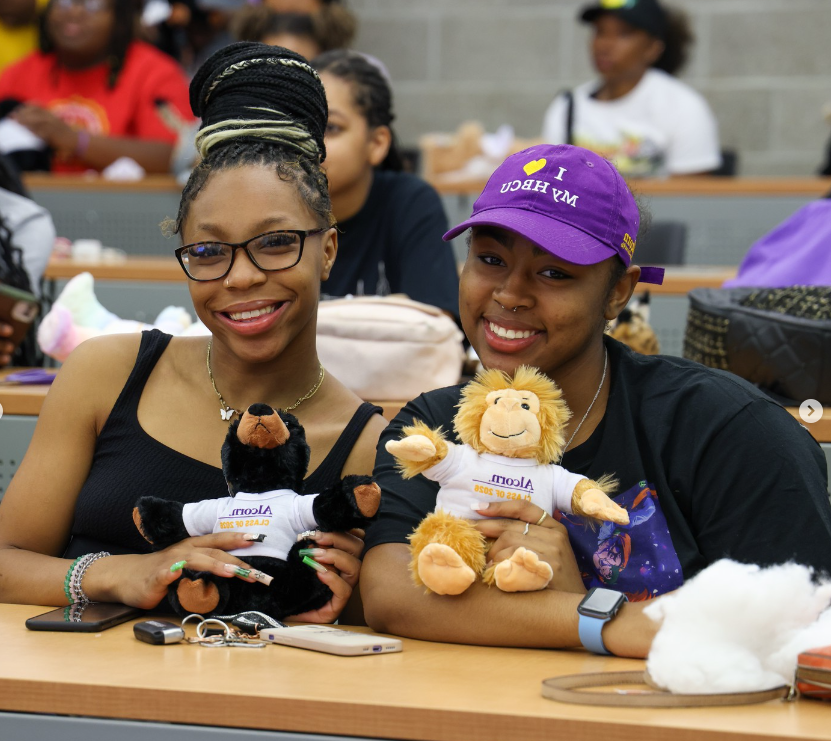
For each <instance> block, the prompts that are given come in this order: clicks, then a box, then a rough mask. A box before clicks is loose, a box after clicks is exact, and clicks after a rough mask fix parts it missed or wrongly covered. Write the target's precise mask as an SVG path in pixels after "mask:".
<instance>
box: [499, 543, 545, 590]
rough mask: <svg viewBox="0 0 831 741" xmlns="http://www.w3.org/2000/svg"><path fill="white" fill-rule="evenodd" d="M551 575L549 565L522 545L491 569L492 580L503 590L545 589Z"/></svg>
mask: <svg viewBox="0 0 831 741" xmlns="http://www.w3.org/2000/svg"><path fill="white" fill-rule="evenodd" d="M552 576H554V571H553V570H552V568H551V566H549V565H548V564H547V563H546V562H545V561H540V559H539V557H538V556H537V554H536V553H534V551H529V550H527V549H526V548H522V547H520V548H517V549H516V550H515V551H514V554H513V555H512V556H511V557H510V558H509V559H508V560H507V561H502V562H501V563H499V564H497V565H496V568H495V569H494V570H493V579H494V582H495V584H496V586H497V587H498V588H499V589H501V590H502V591H503V592H536V591H538V590H540V589H545V587H546V586H548V582H550V581H551V577H552Z"/></svg>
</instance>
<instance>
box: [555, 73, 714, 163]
mask: <svg viewBox="0 0 831 741" xmlns="http://www.w3.org/2000/svg"><path fill="white" fill-rule="evenodd" d="M597 88H598V83H597V82H589V83H586V84H584V85H580V86H579V87H578V88H576V89H575V90H574V93H573V95H574V119H573V125H572V143H573V144H576V145H578V146H581V147H585V148H586V149H591V150H592V151H593V152H597V153H598V154H600V155H601V156H603V157H606V159H609V160H611V161H612V162H613V163H614V165H615V167H617V168H618V170H619V171H620V172H621V173H622V174H623V175H624V176H627V177H660V176H665V175H684V174H689V173H697V172H708V171H709V170H714V169H715V168H717V167H718V166H719V165H720V164H721V152H720V149H719V141H718V124H717V123H716V119H715V117H714V116H713V113H712V111H711V110H710V107H709V106H708V105H707V102H706V101H705V100H704V98H703V97H702V96H701V95H699V93H697V92H696V91H695V90H693V89H692V88H691V87H690V86H689V85H687V84H685V83H683V82H681V81H680V80H677V79H675V78H674V77H672V75H668V74H667V73H666V72H663V71H661V70H658V69H649V70H647V71H646V74H644V76H643V77H642V78H641V80H640V82H639V83H638V84H637V85H636V86H635V88H634V89H633V90H632V91H631V92H629V93H627V94H626V95H624V96H623V97H622V98H618V99H617V100H595V99H594V98H592V97H591V95H592V93H593V92H594V91H595V90H597ZM566 115H567V104H566V99H565V97H564V96H563V95H559V96H557V98H556V99H555V100H554V102H553V103H552V104H551V106H550V107H549V108H548V111H547V112H546V114H545V121H544V123H543V132H542V136H543V139H545V141H546V143H548V144H562V143H564V142H565V141H566Z"/></svg>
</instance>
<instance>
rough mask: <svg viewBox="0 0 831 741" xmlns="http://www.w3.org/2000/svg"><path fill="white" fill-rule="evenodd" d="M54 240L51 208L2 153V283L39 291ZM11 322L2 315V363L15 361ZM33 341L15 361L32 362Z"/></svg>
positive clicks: (0, 220)
mask: <svg viewBox="0 0 831 741" xmlns="http://www.w3.org/2000/svg"><path fill="white" fill-rule="evenodd" d="M54 244H55V225H54V224H53V223H52V217H51V216H50V215H49V212H48V211H47V210H46V209H45V208H43V207H42V206H39V205H38V204H37V203H35V202H34V201H33V200H31V199H30V198H29V194H28V193H27V192H26V190H25V188H24V187H23V184H22V183H21V182H20V178H19V176H18V173H17V172H16V170H15V169H14V168H13V167H12V165H11V163H10V162H9V160H8V159H7V158H5V157H3V156H2V155H0V283H6V284H8V285H10V286H12V287H14V288H20V289H22V290H24V291H30V292H31V293H34V294H35V295H37V294H39V293H40V281H41V278H42V277H43V271H44V270H45V269H46V263H47V262H49V256H50V255H51V254H52V248H53V246H54ZM11 333H12V327H11V325H10V324H6V323H5V322H4V321H3V320H2V319H0V367H3V366H5V365H8V364H9V363H10V362H12V354H11V352H12V346H11V343H9V342H8V341H7V340H6V338H7V337H9V336H10V335H11ZM33 349H34V342H32V343H26V347H23V348H21V350H19V351H18V355H17V356H16V357H15V361H16V362H18V363H19V362H24V363H25V364H26V365H29V364H31V363H32V362H33V359H31V358H30V357H27V353H29V351H30V350H33Z"/></svg>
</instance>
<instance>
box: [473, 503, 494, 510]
mask: <svg viewBox="0 0 831 741" xmlns="http://www.w3.org/2000/svg"><path fill="white" fill-rule="evenodd" d="M488 507H490V504H489V503H488V502H473V504H471V505H470V508H471V509H475V510H476V511H477V512H482V511H484V510H486V509H487V508H488Z"/></svg>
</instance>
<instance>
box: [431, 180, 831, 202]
mask: <svg viewBox="0 0 831 741" xmlns="http://www.w3.org/2000/svg"><path fill="white" fill-rule="evenodd" d="M429 181H430V184H431V185H432V186H433V187H434V188H435V189H436V190H437V191H438V192H439V193H441V194H442V195H459V196H478V195H479V194H480V193H481V192H482V189H483V188H484V187H485V183H487V178H468V179H462V178H456V177H444V176H442V175H437V176H435V177H433V178H430V179H429ZM629 186H630V188H632V190H633V191H634V192H635V193H636V194H637V195H639V196H658V197H667V196H668V197H682V198H707V197H721V196H727V197H731V196H736V197H749V196H750V197H752V196H760V197H793V196H809V197H816V198H820V197H822V196H824V195H825V194H826V193H828V191H829V190H831V178H750V177H737V178H711V177H678V178H669V179H666V180H651V179H645V180H630V181H629Z"/></svg>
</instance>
